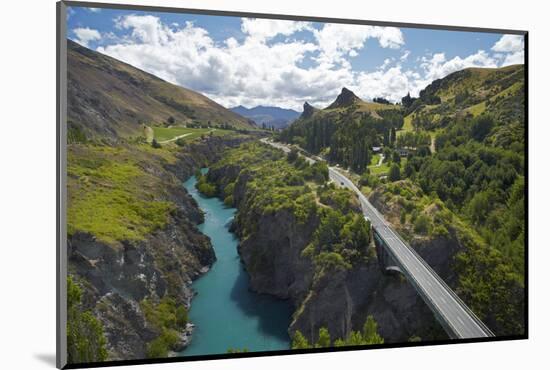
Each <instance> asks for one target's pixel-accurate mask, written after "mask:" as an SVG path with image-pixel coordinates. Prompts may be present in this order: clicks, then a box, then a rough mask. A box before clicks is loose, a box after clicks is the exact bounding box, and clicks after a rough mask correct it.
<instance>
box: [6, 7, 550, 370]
mask: <svg viewBox="0 0 550 370" xmlns="http://www.w3.org/2000/svg"><path fill="white" fill-rule="evenodd" d="M111 2H122V3H124V1H116V0H111ZM126 2H131V3H134V4H141V5H165V6H173V7H188V8H202V9H222V10H235V11H237V10H240V11H248V12H264V13H279V14H297V15H309V16H321V17H323V16H324V17H335V18H355V19H367V20H368V19H370V20H380V21H398V22H399V21H400V22H414V23H429V24H444V25H459V26H472V27H476V26H477V27H494V28H508V29H526V30H529V31H530V37H529V41H530V42H529V52H530V53H529V59H530V65H529V72H530V81H529V100H530V104H529V110H530V119H529V146H530V151H529V168H530V170H529V198H530V202H529V239H530V240H529V257H530V258H529V270H530V271H529V272H530V274H529V288H530V289H529V293H530V300H529V301H530V302H529V308H530V310H529V313H530V320H529V321H530V327H529V329H530V330H529V331H530V339H529V340H524V341H513V342H497V343H484V344H461V345H447V346H436V347H419V348H405V349H386V350H371V351H360V352H349V353H328V354H316V355H301V356H298V355H294V356H281V357H265V358H257V359H240V360H223V361H208V362H198V363H197V362H195V363H180V364H163V365H149V366H142V367H139V369H218V368H223V369H225V370H237V369H238V370H248V369H255V370H256V369H259V368H261V369H262V370H264V369H265V370H269V369H281V368H288V369H291V368H292V369H294V368H301V369H306V368H310V367H312V368H313V367H314V368H316V369H338V368H343V367H344V366H345V367H347V368H351V367H355V368H358V369H365V368H370V369H374V368H398V367H401V368H404V369H405V368H406V369H423V370H424V369H442V368H445V369H458V368H460V369H464V368H466V369H484V368H485V369H487V368H490V369H493V368H500V369H519V368H523V367H524V366H525V368H543V367H545V368H548V367H547V366H548V363H549V360H548V353H544V351H545V350H546V351H548V349H549V346H548V343H550V341H549V337H550V333H549V332H548V331H549V329H550V328H549V325H548V324H549V314H548V310H547V308H548V306H549V303H550V300H549V294H548V293H549V286H548V280H549V276H550V271H549V270H550V253H549V249H550V246H549V241H548V238H545V236H546V235H545V229H546V228H547V227H548V226H547V224H548V219H547V217H545V214H546V212H544V211H545V210H546V209H548V207H549V204H548V196H547V194H548V190H547V186H548V178H549V177H548V173H547V171H548V169H549V166H548V153H549V151H548V134H549V126H550V121H549V120H548V119H547V117H548V114H549V112H550V110H549V107H550V103H549V100H550V94H549V93H548V92H549V82H550V81H549V74H548V71H549V69H550V65H549V59H550V54H549V52H548V48H549V45H550V43H549V38H550V29H549V26H548V24H549V22H550V21H549V20H548V9H547V8H546V9H545V6H544V5H545V2H544V1H504V0H500V1H498V0H490V1H489V0H474V1H472V0H461V1H453V2H450V1H444V0H434V1H432V0H429V1H423V0H416V1H413V0H391V1H376V0H375V1H365V0H355V1H353V0H337V1H322V0H264V1H258V0H256V1H254V0H226V1H215V0H194V1H191V0H179V1H177V0H165V1H160V0H146V1H139V0H126ZM0 14H1V20H0V31H1V32H0V37H1V43H0V50H1V53H0V63H1V68H0V76H1V77H0V92H1V100H0V101H1V106H0V107H1V108H0V117H1V118H0V138H1V139H0V140H1V141H0V217H1V219H0V263H1V265H0V274H1V276H0V283H1V290H0V293H1V298H0V302H1V303H0V310H1V312H0V320H1V321H0V349H1V350H0V361H1V362H0V363H1V365H0V368H2V369H19V368H21V369H28V370H31V369H40V368H53V367H54V363H55V360H54V359H55V248H56V245H55V184H56V182H55V126H56V123H55V50H56V46H55V41H56V40H55V22H56V20H55V1H54V0H33V1H30V0H25V1H17V0H11V1H3V2H2V12H1V13H0ZM545 144H546V145H545ZM545 190H546V191H545ZM133 368H135V367H133ZM136 369H137V368H136Z"/></svg>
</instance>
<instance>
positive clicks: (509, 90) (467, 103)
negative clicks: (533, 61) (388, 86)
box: [404, 65, 525, 146]
mask: <svg viewBox="0 0 550 370" xmlns="http://www.w3.org/2000/svg"><path fill="white" fill-rule="evenodd" d="M524 101H525V100H524V68H523V66H522V65H512V66H508V67H504V68H467V69H464V70H462V71H458V72H455V73H452V74H450V75H449V76H447V77H445V78H443V79H440V80H436V81H434V82H432V83H431V84H430V85H429V86H428V87H426V89H424V90H423V91H422V92H421V94H420V98H419V99H413V100H412V101H411V102H410V104H404V109H405V110H406V114H407V116H408V117H410V120H411V126H412V128H414V129H424V130H436V129H438V128H443V127H446V126H448V125H449V124H450V123H451V122H452V121H453V120H454V119H455V118H468V117H469V118H472V117H477V116H479V115H481V114H484V113H486V114H491V115H493V116H494V118H495V121H496V123H497V126H499V127H501V129H497V130H495V131H494V133H493V137H492V139H491V140H494V141H495V144H497V145H500V146H506V145H509V144H510V143H511V141H517V140H519V141H522V137H521V135H516V137H515V138H512V139H511V138H510V135H514V134H518V132H517V131H518V127H517V126H518V125H523V121H524ZM404 103H405V101H404ZM509 130H511V131H513V132H512V133H510V132H508V133H507V132H506V131H509Z"/></svg>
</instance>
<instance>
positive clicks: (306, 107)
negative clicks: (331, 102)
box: [300, 101, 316, 118]
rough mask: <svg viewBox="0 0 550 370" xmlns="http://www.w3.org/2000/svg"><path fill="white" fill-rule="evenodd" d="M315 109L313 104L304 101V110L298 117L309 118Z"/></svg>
mask: <svg viewBox="0 0 550 370" xmlns="http://www.w3.org/2000/svg"><path fill="white" fill-rule="evenodd" d="M315 111H316V109H315V107H314V106H312V105H310V104H309V103H308V102H307V101H306V102H305V103H304V111H303V112H302V115H301V116H300V118H309V117H311V116H313V113H315Z"/></svg>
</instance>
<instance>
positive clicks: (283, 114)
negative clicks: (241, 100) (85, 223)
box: [230, 105, 300, 129]
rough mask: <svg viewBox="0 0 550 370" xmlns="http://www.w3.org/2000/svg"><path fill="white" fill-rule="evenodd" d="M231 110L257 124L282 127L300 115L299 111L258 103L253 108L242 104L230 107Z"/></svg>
mask: <svg viewBox="0 0 550 370" xmlns="http://www.w3.org/2000/svg"><path fill="white" fill-rule="evenodd" d="M230 110H231V111H233V112H235V113H237V114H240V115H241V116H243V117H246V118H248V119H251V120H252V121H254V122H255V123H256V124H257V125H258V126H263V125H264V124H265V126H266V127H275V128H276V129H282V128H285V127H287V126H288V125H289V124H291V123H292V122H293V121H294V120H295V119H296V118H298V117H299V116H300V112H296V111H295V110H292V109H283V108H278V107H264V106H262V105H259V106H257V107H254V108H246V107H243V106H242V105H239V106H238V107H234V108H230Z"/></svg>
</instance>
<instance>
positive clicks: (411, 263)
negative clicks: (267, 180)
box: [262, 139, 494, 338]
mask: <svg viewBox="0 0 550 370" xmlns="http://www.w3.org/2000/svg"><path fill="white" fill-rule="evenodd" d="M262 142H264V143H266V144H269V145H271V146H274V147H276V148H279V149H281V150H283V151H285V152H289V151H290V149H289V148H288V147H287V146H286V145H284V144H280V143H275V142H271V141H269V140H267V139H262ZM305 158H306V160H307V161H308V162H309V163H312V162H315V160H314V159H312V158H309V157H305ZM315 158H316V160H321V159H320V158H318V157H315ZM329 176H330V178H331V179H332V180H333V181H335V182H336V183H337V184H339V185H341V186H345V187H347V188H348V189H351V190H352V191H353V192H355V193H356V194H357V196H358V198H359V201H360V202H361V206H362V208H363V213H364V214H365V217H367V218H368V219H369V220H370V222H371V225H372V226H373V229H374V230H375V232H376V233H377V234H378V235H379V236H380V238H381V239H383V240H384V242H385V244H386V250H387V251H388V253H390V255H391V256H392V257H393V259H394V260H395V262H396V263H397V264H398V265H399V267H400V269H401V270H402V271H403V273H404V274H405V276H406V277H407V278H408V280H409V281H410V282H411V284H412V285H413V286H414V287H415V289H416V290H417V291H418V293H419V294H420V296H421V297H422V298H423V299H424V301H425V302H426V303H427V304H428V306H429V307H430V308H431V309H432V311H433V312H434V313H435V315H436V317H437V318H438V319H439V321H440V322H441V324H442V325H443V327H444V328H445V330H446V331H447V333H448V334H449V336H450V337H452V338H481V337H491V336H494V335H493V333H492V332H491V331H490V330H489V329H488V328H487V327H486V326H485V325H484V324H483V322H482V321H481V320H480V319H479V318H477V317H476V315H475V314H474V313H473V312H472V311H470V309H469V308H468V307H467V306H466V304H465V303H464V302H462V300H461V299H460V298H459V297H458V296H457V295H456V294H455V293H454V292H453V291H452V289H451V288H449V287H448V286H447V284H445V282H443V280H442V279H441V278H440V277H439V276H438V275H437V274H436V273H435V272H434V271H433V270H432V269H431V268H430V266H428V264H427V263H426V262H425V261H424V260H423V259H422V258H421V257H420V256H419V255H418V254H417V253H416V252H415V251H414V250H413V249H412V248H411V247H410V246H409V245H408V244H407V243H406V242H405V241H403V240H402V239H401V238H400V236H399V235H398V234H397V232H395V231H394V230H393V228H392V227H390V225H389V224H388V223H387V222H386V221H385V220H384V217H383V216H382V215H381V214H380V213H379V212H378V211H377V210H376V208H374V206H373V205H372V204H371V203H370V202H369V201H368V199H367V198H366V197H365V196H364V195H363V193H361V192H360V191H359V189H358V188H357V187H356V186H355V184H353V182H352V181H351V180H349V179H348V178H347V177H346V176H344V175H343V174H342V173H340V172H339V171H338V169H336V168H334V167H329Z"/></svg>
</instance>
